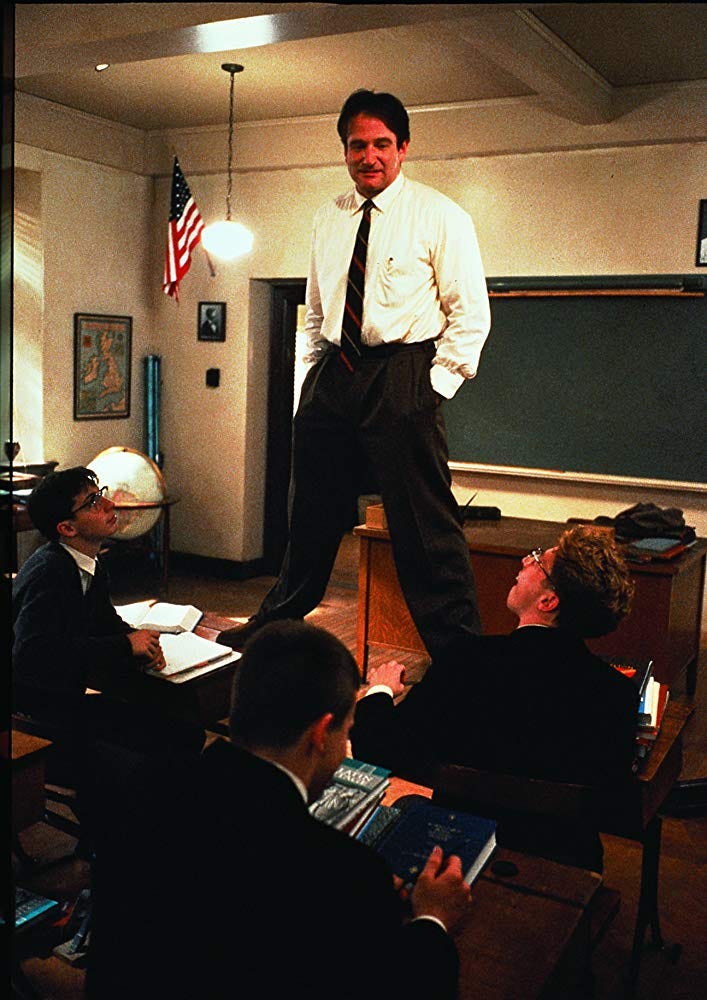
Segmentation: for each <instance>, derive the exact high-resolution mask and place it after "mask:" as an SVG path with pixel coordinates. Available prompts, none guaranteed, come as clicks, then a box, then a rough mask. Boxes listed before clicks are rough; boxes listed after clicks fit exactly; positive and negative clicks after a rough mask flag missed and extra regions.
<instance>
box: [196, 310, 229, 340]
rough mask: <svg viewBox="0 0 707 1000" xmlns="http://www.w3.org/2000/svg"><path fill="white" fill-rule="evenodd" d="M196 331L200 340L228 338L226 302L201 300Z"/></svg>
mask: <svg viewBox="0 0 707 1000" xmlns="http://www.w3.org/2000/svg"><path fill="white" fill-rule="evenodd" d="M196 333H197V337H198V339H199V340H225V339H226V303H225V302H200V303H199V312H198V314H197V326H196Z"/></svg>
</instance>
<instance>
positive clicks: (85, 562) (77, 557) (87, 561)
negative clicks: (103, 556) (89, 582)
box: [59, 542, 96, 576]
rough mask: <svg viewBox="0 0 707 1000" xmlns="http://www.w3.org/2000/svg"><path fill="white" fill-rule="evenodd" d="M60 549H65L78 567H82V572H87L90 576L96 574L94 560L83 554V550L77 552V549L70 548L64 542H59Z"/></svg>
mask: <svg viewBox="0 0 707 1000" xmlns="http://www.w3.org/2000/svg"><path fill="white" fill-rule="evenodd" d="M59 545H61V547H62V549H66V551H67V552H68V553H69V555H70V556H71V558H72V559H73V560H74V562H75V563H76V565H77V566H78V568H79V569H82V570H83V571H84V573H88V574H89V575H90V576H95V575H96V560H95V559H93V558H92V557H91V556H87V555H85V554H84V553H83V552H79V550H78V549H74V548H72V547H71V546H70V545H67V544H66V543H65V542H59Z"/></svg>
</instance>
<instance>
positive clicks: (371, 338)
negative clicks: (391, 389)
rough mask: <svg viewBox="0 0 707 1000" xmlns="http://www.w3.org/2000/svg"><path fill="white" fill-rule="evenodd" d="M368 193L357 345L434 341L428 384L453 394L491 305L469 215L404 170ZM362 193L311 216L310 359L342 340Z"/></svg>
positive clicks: (469, 369) (469, 367)
mask: <svg viewBox="0 0 707 1000" xmlns="http://www.w3.org/2000/svg"><path fill="white" fill-rule="evenodd" d="M372 200H373V203H374V205H375V209H374V210H373V211H372V213H371V230H370V236H369V242H368V254H367V259H366V286H365V295H364V301H363V326H362V330H361V340H362V343H363V344H364V345H365V346H367V347H376V346H379V345H381V344H390V343H406V344H412V343H418V342H421V341H424V340H434V339H436V338H437V337H439V340H438V341H437V354H436V356H435V358H434V361H433V364H432V372H431V375H430V378H431V381H432V386H433V388H434V389H435V390H436V391H437V392H438V393H440V394H441V395H443V396H446V397H447V398H451V397H452V396H453V395H454V393H455V392H456V390H457V389H458V388H459V386H460V385H461V383H462V382H463V381H464V379H470V378H473V377H474V375H476V370H477V367H478V364H479V356H480V354H481V349H482V347H483V346H484V342H485V340H486V337H487V336H488V332H489V328H490V324H491V313H490V308H489V300H488V293H487V290H486V279H485V276H484V269H483V264H482V262H481V254H480V252H479V245H478V241H477V238H476V231H475V229H474V224H473V222H472V220H471V217H470V216H469V215H468V214H467V213H466V212H465V211H464V210H463V209H462V208H460V206H459V205H457V204H455V202H453V201H452V200H451V199H450V198H447V196H446V195H443V194H441V193H440V192H439V191H435V190H434V188H430V187H427V185H425V184H420V183H418V182H416V181H411V180H408V179H407V178H406V177H404V176H403V174H402V173H400V174H398V176H397V178H396V179H395V180H394V181H393V183H392V184H390V185H389V186H388V187H387V188H386V189H385V190H384V191H382V192H381V193H380V194H378V195H376V196H375V198H374V199H372ZM364 201H365V199H364V198H363V196H362V195H360V194H359V193H358V192H357V191H355V190H354V191H350V192H349V193H348V194H345V195H342V196H340V197H339V198H336V199H335V200H334V201H332V202H329V203H327V204H326V205H324V206H323V207H322V208H321V209H320V210H319V211H318V212H317V214H316V216H315V218H314V228H313V234H312V247H311V254H310V270H309V278H308V282H307V299H306V302H307V314H306V319H305V327H304V337H303V343H302V346H301V348H300V350H303V354H302V361H303V363H304V364H305V365H306V366H307V367H309V366H310V365H311V364H313V363H314V362H315V361H316V360H317V359H318V358H319V357H320V356H321V354H322V353H323V351H324V350H325V349H326V348H327V347H328V345H329V344H336V345H338V344H340V343H341V321H342V317H343V313H344V302H345V299H346V282H347V276H348V270H349V264H350V262H351V255H352V253H353V247H354V242H355V240H356V232H357V230H358V226H359V223H360V221H361V205H362V204H363V202H364Z"/></svg>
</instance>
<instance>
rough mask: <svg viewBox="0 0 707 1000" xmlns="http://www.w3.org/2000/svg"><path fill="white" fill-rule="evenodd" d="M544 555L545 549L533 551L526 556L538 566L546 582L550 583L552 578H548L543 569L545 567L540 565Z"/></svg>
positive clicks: (546, 572)
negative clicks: (546, 579)
mask: <svg viewBox="0 0 707 1000" xmlns="http://www.w3.org/2000/svg"><path fill="white" fill-rule="evenodd" d="M544 554H545V549H533V551H532V552H529V553H528V556H530V558H531V559H534V560H535V562H536V563H537V564H538V566H539V567H540V569H541V570H542V571H543V573H544V574H545V576H546V577H547V578H548V580H549V581H550V583H552V577H551V576H550V574H549V573H548V571H547V570H546V569H545V567H544V566H543V564H542V557H543V555H544ZM528 556H526V559H527V558H528ZM553 586H554V584H553Z"/></svg>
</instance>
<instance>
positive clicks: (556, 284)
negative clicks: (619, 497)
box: [445, 274, 707, 492]
mask: <svg viewBox="0 0 707 1000" xmlns="http://www.w3.org/2000/svg"><path fill="white" fill-rule="evenodd" d="M487 286H488V290H489V296H490V298H491V300H492V312H493V300H494V299H499V298H506V299H509V298H529V299H532V298H537V297H545V298H547V297H553V296H562V297H567V296H585V297H586V296H602V295H604V296H614V297H617V296H619V297H624V296H641V297H643V298H645V297H648V296H650V297H653V296H664V297H680V298H682V297H685V298H704V297H705V292H706V291H707V278H705V277H703V276H702V275H699V274H660V275H600V276H596V275H592V276H585V275H581V276H577V275H568V276H559V277H558V276H523V277H515V276H514V277H490V278H488V279H487ZM492 335H493V329H492ZM489 343H491V341H489ZM483 363H484V356H483V354H482V366H483ZM481 370H482V369H480V372H481ZM528 378H529V380H530V383H533V382H534V383H536V384H537V382H538V378H539V376H538V373H533V372H531V371H529V372H528ZM472 391H473V383H472V388H471V389H470V390H469V392H470V393H471V392H472ZM454 405H455V404H454V403H452V404H448V405H447V407H445V410H448V409H452V410H453V407H454ZM448 426H449V418H448ZM449 466H450V468H451V469H452V470H453V471H472V472H476V473H494V474H501V475H511V476H523V477H529V478H542V479H555V480H564V481H568V482H572V483H579V482H585V483H587V482H588V483H603V484H618V485H641V486H649V487H658V488H662V489H679V490H684V491H688V492H690V491H696V492H697V491H699V492H701V491H704V490H705V489H707V485H706V484H705V483H701V482H698V481H696V480H693V479H687V480H685V479H681V478H680V479H670V478H667V477H666V478H660V477H645V476H643V475H640V476H634V475H626V474H623V473H622V472H620V471H619V470H616V474H614V473H613V471H600V472H597V471H592V470H591V468H588V469H587V470H586V471H583V470H581V469H566V470H565V469H553V468H540V467H535V466H533V465H530V464H528V465H520V464H518V465H516V464H502V463H499V464H490V463H489V462H488V461H483V460H482V461H472V460H468V458H467V456H463V455H460V454H458V453H457V454H455V451H454V434H453V433H452V434H451V435H450V462H449Z"/></svg>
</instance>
